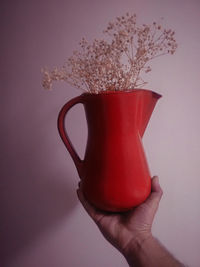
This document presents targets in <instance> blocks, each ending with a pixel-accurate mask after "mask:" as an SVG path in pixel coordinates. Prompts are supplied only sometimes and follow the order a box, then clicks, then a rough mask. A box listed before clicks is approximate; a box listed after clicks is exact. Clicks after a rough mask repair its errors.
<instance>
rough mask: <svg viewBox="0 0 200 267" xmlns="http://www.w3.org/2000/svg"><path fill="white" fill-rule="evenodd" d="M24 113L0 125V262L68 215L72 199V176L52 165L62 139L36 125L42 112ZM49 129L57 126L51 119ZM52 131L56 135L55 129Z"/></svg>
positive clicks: (41, 123) (6, 264)
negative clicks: (54, 137) (22, 115)
mask: <svg viewBox="0 0 200 267" xmlns="http://www.w3.org/2000/svg"><path fill="white" fill-rule="evenodd" d="M18 117H20V116H18ZM27 117H29V118H27ZM27 117H26V116H24V117H23V119H21V120H19V119H18V120H15V119H13V118H12V120H11V118H9V119H8V122H4V125H3V131H4V132H3V135H2V136H3V138H2V139H3V140H2V141H3V142H2V143H3V147H2V149H1V164H3V171H2V178H1V192H0V196H1V204H2V203H3V207H2V208H1V218H0V224H1V225H0V229H1V230H0V232H1V241H0V242H1V253H2V256H1V260H3V262H4V264H2V265H1V266H8V262H9V261H10V260H12V259H13V258H14V256H15V255H16V254H18V253H19V252H20V251H22V250H23V248H25V247H27V246H28V245H29V244H31V242H32V241H34V240H35V239H36V238H38V237H39V235H40V234H41V233H42V232H44V231H46V230H48V229H49V228H50V227H53V225H54V224H56V223H57V222H58V221H60V220H62V218H63V217H66V216H68V215H69V214H70V212H71V211H72V209H73V208H74V207H75V205H76V203H78V202H77V198H76V194H75V192H74V191H75V190H74V186H73V182H72V180H76V179H74V177H72V175H71V174H70V171H69V172H68V173H63V171H62V169H64V168H62V166H63V165H61V166H58V165H59V152H58V151H59V150H60V147H61V146H62V147H63V144H61V143H56V141H55V140H52V134H51V135H50V134H49V133H50V132H51V129H49V128H51V125H50V127H47V125H45V126H42V125H43V123H44V118H43V119H41V118H39V119H38V116H37V118H36V116H35V115H34V114H29V115H28V116H27ZM31 119H32V120H31ZM45 119H46V118H45ZM9 120H10V122H11V121H12V123H11V124H10V123H9ZM42 120H43V121H42ZM30 122H31V123H30ZM8 125H11V126H8ZM45 127H46V129H45ZM34 129H35V130H34ZM52 129H54V131H55V132H56V130H57V129H56V127H55V125H54V121H53V123H52ZM34 131H35V132H34ZM47 134H48V135H49V138H48V137H47ZM53 136H56V140H58V142H59V141H60V140H59V136H58V133H57V132H56V133H55V135H54V133H53ZM46 137H47V138H46ZM59 144H61V145H60V146H59ZM57 157H58V159H57ZM61 157H62V155H61ZM67 169H68V167H67V165H66V166H65V170H67Z"/></svg>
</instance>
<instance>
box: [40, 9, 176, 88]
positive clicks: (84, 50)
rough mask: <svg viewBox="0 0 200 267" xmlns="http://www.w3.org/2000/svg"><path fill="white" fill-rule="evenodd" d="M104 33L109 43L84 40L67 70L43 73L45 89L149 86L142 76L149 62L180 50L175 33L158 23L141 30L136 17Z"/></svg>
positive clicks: (113, 24) (117, 21)
mask: <svg viewBox="0 0 200 267" xmlns="http://www.w3.org/2000/svg"><path fill="white" fill-rule="evenodd" d="M103 33H104V34H105V35H107V37H108V40H107V41H106V40H103V39H100V40H97V39H94V41H93V43H92V44H89V43H88V41H87V40H86V39H85V38H82V40H81V41H80V43H79V45H80V47H81V49H80V51H77V50H75V51H74V52H73V55H72V56H71V57H69V58H68V59H67V61H66V63H65V64H64V66H63V67H61V68H60V69H58V68H57V67H56V68H54V69H53V70H52V71H49V70H47V68H45V69H43V70H42V72H43V82H42V85H43V87H44V88H46V89H51V88H52V82H53V81H57V80H59V81H66V82H67V83H69V84H70V85H72V86H74V87H77V88H79V89H83V90H85V91H87V92H89V93H99V92H101V91H112V90H115V91H122V90H128V89H133V88H138V87H141V86H143V85H144V84H146V82H144V81H143V79H142V78H141V72H142V71H144V72H145V73H148V72H150V71H151V67H150V66H146V64H147V62H149V61H150V60H152V59H154V58H156V57H158V56H162V55H165V54H174V52H175V51H176V48H177V43H176V41H175V39H174V34H175V32H174V31H172V30H171V29H169V30H167V29H164V28H162V26H161V25H160V24H158V23H156V22H153V23H152V25H146V24H143V25H142V26H138V25H137V24H136V14H133V15H129V13H126V15H125V16H121V17H117V18H116V19H115V21H113V22H109V23H108V26H107V28H106V29H105V30H104V31H103ZM124 61H125V63H124Z"/></svg>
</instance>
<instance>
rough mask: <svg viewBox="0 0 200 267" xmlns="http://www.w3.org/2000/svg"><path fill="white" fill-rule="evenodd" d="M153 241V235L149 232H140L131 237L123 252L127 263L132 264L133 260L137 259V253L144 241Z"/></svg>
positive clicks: (149, 242)
mask: <svg viewBox="0 0 200 267" xmlns="http://www.w3.org/2000/svg"><path fill="white" fill-rule="evenodd" d="M153 242H154V237H153V236H152V234H151V233H145V234H140V235H138V236H135V237H134V238H132V239H131V241H130V242H129V244H128V245H127V247H126V248H125V250H124V253H123V255H124V257H125V258H126V260H127V262H128V263H129V265H130V266H132V265H133V262H134V263H135V262H136V261H137V258H136V257H137V255H139V253H140V251H141V250H142V249H143V247H144V246H145V244H146V243H148V244H151V243H153Z"/></svg>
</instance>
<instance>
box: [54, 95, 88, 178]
mask: <svg viewBox="0 0 200 267" xmlns="http://www.w3.org/2000/svg"><path fill="white" fill-rule="evenodd" d="M79 103H83V97H82V95H80V96H77V97H75V98H73V99H71V100H70V101H69V102H67V103H66V104H65V105H64V106H63V107H62V109H61V110H60V112H59V115H58V131H59V134H60V137H61V139H62V141H63V143H64V144H65V146H66V148H67V150H68V151H69V154H70V155H71V157H72V159H73V161H74V164H75V166H76V168H77V171H78V174H79V177H80V178H81V170H82V166H83V160H81V159H80V157H79V156H78V154H77V153H76V150H75V149H74V147H73V145H72V143H71V141H70V139H69V137H68V135H67V132H66V130H65V121H64V120H65V116H66V115H67V112H68V111H69V110H70V109H71V108H72V107H73V106H74V105H76V104H79Z"/></svg>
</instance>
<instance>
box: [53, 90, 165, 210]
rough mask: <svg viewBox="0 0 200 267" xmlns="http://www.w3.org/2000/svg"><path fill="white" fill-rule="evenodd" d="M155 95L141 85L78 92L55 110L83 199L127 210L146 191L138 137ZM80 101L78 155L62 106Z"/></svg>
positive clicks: (146, 173)
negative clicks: (81, 145) (81, 151)
mask: <svg viewBox="0 0 200 267" xmlns="http://www.w3.org/2000/svg"><path fill="white" fill-rule="evenodd" d="M160 97H161V95H159V94H157V93H155V92H153V91H150V90H144V89H134V90H129V91H115V92H114V91H113V92H102V93H99V94H91V93H84V94H82V95H80V96H78V97H75V98H73V99H72V100H70V101H69V102H68V103H66V104H65V105H64V106H63V108H62V109H61V111H60V113H59V116H58V130H59V133H60V136H61V138H62V140H63V142H64V144H65V146H66V148H67V149H68V151H69V153H70V155H71V157H72V159H73V161H74V163H75V165H76V168H77V171H78V174H79V176H80V179H81V180H82V186H83V193H84V195H85V197H86V199H87V200H88V201H89V202H90V203H92V204H93V205H95V206H96V207H98V208H100V209H102V210H107V211H113V212H119V211H126V210H129V209H131V208H133V207H135V206H137V205H139V204H140V203H142V202H143V201H144V200H145V199H146V198H147V197H148V195H149V194H150V191H151V177H150V172H149V168H148V164H147V160H146V157H145V153H144V149H143V146H142V137H143V134H144V131H145V129H146V126H147V124H148V121H149V119H150V116H151V114H152V111H153V109H154V107H155V104H156V102H157V100H158V99H159V98H160ZM77 103H82V104H83V106H84V109H85V113H86V119H87V124H88V139H87V145H86V151H85V156H84V159H83V160H81V159H80V158H79V156H78V155H77V153H76V151H75V149H74V147H73V145H72V144H71V142H70V140H69V138H68V135H67V133H66V131H65V127H64V118H65V115H66V113H67V111H68V110H69V109H70V108H71V107H73V106H74V105H75V104H77Z"/></svg>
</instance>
